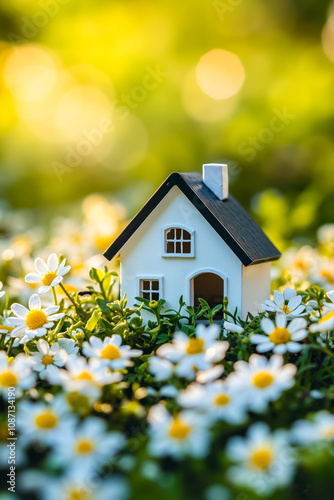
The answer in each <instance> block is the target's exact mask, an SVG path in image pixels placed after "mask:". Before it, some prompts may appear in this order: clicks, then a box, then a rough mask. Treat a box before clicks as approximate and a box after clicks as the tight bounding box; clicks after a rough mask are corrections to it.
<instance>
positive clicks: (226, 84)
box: [196, 49, 245, 100]
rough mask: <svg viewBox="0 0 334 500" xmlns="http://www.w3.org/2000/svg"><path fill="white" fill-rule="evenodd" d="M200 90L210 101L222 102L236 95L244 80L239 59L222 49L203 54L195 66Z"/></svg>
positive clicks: (243, 72)
mask: <svg viewBox="0 0 334 500" xmlns="http://www.w3.org/2000/svg"><path fill="white" fill-rule="evenodd" d="M196 78H197V83H198V85H199V87H200V89H201V90H202V91H203V92H204V93H205V94H207V95H208V96H209V97H211V98H212V99H216V100H222V99H228V98H229V97H231V96H233V95H235V94H237V93H238V92H239V90H240V89H241V87H242V85H243V83H244V80H245V70H244V67H243V65H242V62H241V61H240V59H239V57H238V56H236V55H235V54H233V53H232V52H228V51H226V50H222V49H214V50H211V51H210V52H207V53H206V54H204V56H202V57H201V59H200V60H199V62H198V64H197V66H196Z"/></svg>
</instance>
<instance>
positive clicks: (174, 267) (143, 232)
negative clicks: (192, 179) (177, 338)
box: [121, 186, 247, 311]
mask: <svg viewBox="0 0 334 500" xmlns="http://www.w3.org/2000/svg"><path fill="white" fill-rule="evenodd" d="M179 225H180V226H184V227H185V228H189V229H190V230H191V229H193V230H195V256H194V257H193V258H191V257H190V258H185V257H162V243H161V241H162V237H163V236H162V228H164V227H166V226H171V227H173V226H179ZM242 267H243V266H242V264H241V262H240V260H239V259H238V257H237V256H236V255H235V254H234V253H233V252H232V251H231V250H230V248H229V247H228V246H227V245H226V243H225V242H224V241H223V240H222V239H221V237H220V236H219V235H218V234H217V233H216V232H215V230H214V229H212V227H211V226H210V225H209V224H208V223H207V221H206V220H205V219H204V217H203V216H202V215H201V214H200V212H198V210H197V209H196V208H195V207H194V206H193V205H192V203H191V202H190V201H189V200H188V199H187V197H186V196H185V195H184V194H183V193H182V192H181V191H180V190H179V188H177V187H176V186H174V187H173V188H172V189H171V191H170V192H169V193H168V194H167V195H166V196H165V198H164V199H163V200H162V201H161V202H160V204H159V205H158V206H157V207H156V208H155V210H154V211H153V212H152V213H151V214H150V215H149V216H148V217H147V219H146V220H145V221H144V222H143V224H142V225H141V227H140V228H139V229H138V230H137V231H136V232H135V233H134V234H133V235H132V237H131V238H130V239H129V240H128V242H127V243H126V244H125V245H124V246H123V248H122V250H121V294H122V296H123V295H124V293H125V292H126V293H127V296H128V300H129V304H130V305H133V304H134V303H135V302H136V301H135V297H137V296H139V289H138V283H139V279H140V278H147V279H150V278H151V279H154V278H156V279H157V278H159V279H160V278H163V290H162V296H163V298H164V299H165V300H167V307H168V308H178V303H179V298H180V296H181V295H183V296H184V299H185V301H186V303H187V304H189V303H190V300H191V296H190V280H191V278H192V277H194V276H195V275H197V274H199V273H201V272H212V273H216V274H218V275H220V276H221V277H223V278H225V282H224V285H225V289H224V294H225V295H226V294H227V296H228V298H229V308H230V310H234V309H235V307H238V309H239V311H241V305H242V304H241V301H242ZM246 281H247V280H246Z"/></svg>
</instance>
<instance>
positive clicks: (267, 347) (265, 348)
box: [256, 342, 275, 352]
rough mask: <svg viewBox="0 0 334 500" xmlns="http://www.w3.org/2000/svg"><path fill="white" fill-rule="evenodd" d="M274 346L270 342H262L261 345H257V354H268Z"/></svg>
mask: <svg viewBox="0 0 334 500" xmlns="http://www.w3.org/2000/svg"><path fill="white" fill-rule="evenodd" d="M274 345H275V344H273V343H272V342H263V343H262V344H258V346H257V347H256V350H257V352H268V351H270V350H271V349H272V348H273V347H274Z"/></svg>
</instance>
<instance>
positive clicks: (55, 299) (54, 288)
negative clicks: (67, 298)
mask: <svg viewBox="0 0 334 500" xmlns="http://www.w3.org/2000/svg"><path fill="white" fill-rule="evenodd" d="M51 288H52V293H53V298H54V301H55V305H56V306H57V305H58V301H57V294H56V287H55V286H53V287H51Z"/></svg>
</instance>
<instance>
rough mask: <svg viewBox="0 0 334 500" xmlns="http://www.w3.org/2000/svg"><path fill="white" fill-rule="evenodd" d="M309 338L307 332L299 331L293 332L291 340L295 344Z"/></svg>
mask: <svg viewBox="0 0 334 500" xmlns="http://www.w3.org/2000/svg"><path fill="white" fill-rule="evenodd" d="M306 337H307V330H298V331H297V332H293V333H292V334H291V339H292V340H293V341H294V342H298V341H299V340H304V339H306Z"/></svg>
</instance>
